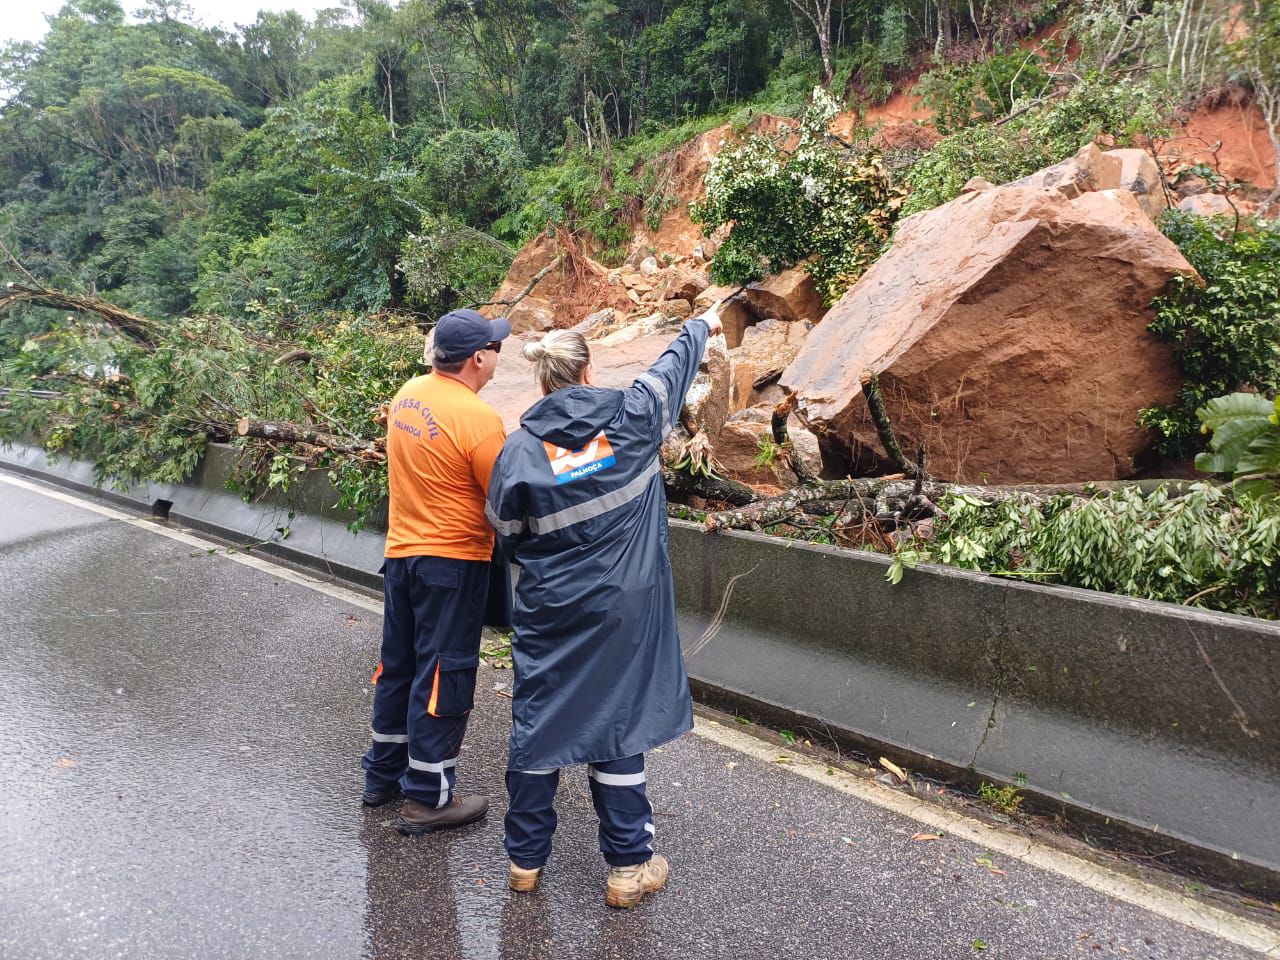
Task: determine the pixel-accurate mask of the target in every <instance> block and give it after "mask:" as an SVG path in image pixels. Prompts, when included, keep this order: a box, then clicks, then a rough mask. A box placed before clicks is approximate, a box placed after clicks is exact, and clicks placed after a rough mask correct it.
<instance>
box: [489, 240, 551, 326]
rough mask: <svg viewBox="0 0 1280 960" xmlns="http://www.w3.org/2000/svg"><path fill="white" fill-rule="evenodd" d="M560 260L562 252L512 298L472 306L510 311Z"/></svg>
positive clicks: (531, 291)
mask: <svg viewBox="0 0 1280 960" xmlns="http://www.w3.org/2000/svg"><path fill="white" fill-rule="evenodd" d="M562 260H564V254H563V253H560V254H557V255H556V258H555V259H554V260H552V261H551V262H550V263H548V264H547V265H546V266H545V267H543V268H542V269H541V270H539V271H538V272H537V273H535V274H534V275H533V277H532V278H531V279H530V280H529V282H528V283H527V284H526V285H525V288H524V289H523V290H521V291H520V293H519V295H518V296H516V297H515V298H514V299H511V300H486V301H485V302H484V303H475V304H472V306H473V307H506V308H507V311H508V312H510V311H511V310H513V309H515V305H516V304H517V303H519V302H520V301H521V300H523V299H524V298H525V297H527V296H528V295H529V294H531V293H533V288H534V287H536V286H537V285H538V284H539V283H540V282H541V281H542V278H543V277H545V276H546V275H547V274H548V273H550V272H551V271H552V270H554V269H555V268H556V267H558V266H559V265H560V262H561V261H562Z"/></svg>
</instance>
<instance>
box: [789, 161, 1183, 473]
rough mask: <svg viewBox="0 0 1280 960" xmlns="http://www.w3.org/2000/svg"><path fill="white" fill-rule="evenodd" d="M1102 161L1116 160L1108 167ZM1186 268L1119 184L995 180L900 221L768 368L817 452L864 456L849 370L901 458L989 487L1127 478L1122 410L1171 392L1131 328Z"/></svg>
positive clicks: (1149, 348)
mask: <svg viewBox="0 0 1280 960" xmlns="http://www.w3.org/2000/svg"><path fill="white" fill-rule="evenodd" d="M1116 162H1117V163H1118V161H1116ZM1179 273H1184V274H1189V273H1193V271H1192V269H1191V267H1190V265H1189V264H1188V263H1187V262H1186V260H1185V259H1183V257H1182V255H1181V254H1180V253H1179V252H1178V249H1177V248H1176V247H1175V246H1174V245H1173V244H1172V243H1171V242H1170V241H1169V240H1168V239H1167V238H1165V237H1164V236H1163V235H1162V234H1161V233H1160V232H1159V230H1157V229H1156V227H1155V225H1154V224H1153V223H1152V222H1151V221H1150V219H1148V218H1147V216H1146V215H1145V214H1144V213H1143V212H1142V210H1141V208H1140V207H1139V206H1138V203H1137V200H1136V199H1135V198H1134V196H1133V194H1131V193H1129V192H1128V191H1120V190H1116V191H1110V192H1106V193H1085V194H1083V195H1082V196H1079V197H1078V198H1076V199H1070V198H1068V197H1066V196H1065V195H1064V194H1062V193H1060V192H1058V191H1046V190H1043V189H1039V188H1036V187H1031V188H1027V187H1017V186H1006V187H1000V188H997V189H995V190H986V191H983V192H981V193H973V194H967V195H965V196H961V197H958V198H956V199H955V200H952V201H951V202H950V203H947V204H944V205H942V206H941V207H937V208H935V209H933V210H930V211H926V212H924V213H920V214H917V215H915V216H913V217H910V218H908V219H907V220H906V221H904V222H903V223H902V224H901V225H900V226H899V229H898V235H897V237H896V239H895V241H894V244H893V246H892V247H891V248H890V250H889V251H888V252H887V253H886V254H885V255H884V256H883V257H882V258H881V259H880V261H879V262H877V263H876V264H875V265H874V266H873V267H872V268H871V269H870V270H868V271H867V273H866V274H864V275H863V277H862V278H861V279H860V280H859V281H858V282H857V283H856V284H855V285H854V287H853V288H852V289H851V290H850V291H849V292H848V293H846V294H845V296H844V297H843V298H841V300H840V301H839V302H838V303H837V304H836V305H835V306H834V307H832V309H831V311H830V312H829V313H828V314H827V316H826V317H825V318H824V319H823V321H822V323H820V324H819V325H818V326H816V327H815V328H814V329H813V331H812V332H811V333H810V334H809V337H808V339H807V340H806V342H805V345H804V347H803V348H802V349H801V351H800V354H799V356H798V357H797V358H796V360H795V362H794V363H792V364H791V366H790V367H788V368H787V370H786V371H785V372H784V373H783V375H782V380H781V383H782V385H783V387H784V388H785V389H788V390H791V391H794V392H795V393H797V394H798V395H799V406H800V413H801V416H802V417H803V419H804V420H805V422H806V423H807V424H808V425H809V426H810V428H811V429H813V430H814V431H815V433H817V435H818V436H819V438H820V439H821V440H822V442H823V444H824V446H829V447H830V448H831V449H832V450H833V451H834V452H839V453H842V454H844V455H846V456H849V457H850V458H851V459H853V460H854V461H858V460H877V459H878V460H880V461H881V463H882V464H883V459H884V454H883V452H882V450H881V447H880V444H879V441H878V438H877V435H876V432H875V429H874V426H873V425H872V423H871V421H870V417H869V415H868V413H867V409H866V402H865V400H864V399H863V397H862V396H861V392H862V390H861V379H862V377H863V376H864V375H866V374H868V373H877V374H879V378H880V384H881V390H882V392H883V394H884V396H885V400H886V405H887V407H888V410H889V414H890V416H891V418H892V420H893V424H894V428H895V430H896V432H897V435H898V440H899V441H900V443H901V446H902V447H903V449H904V450H907V451H913V450H914V449H915V447H916V445H917V443H918V442H920V441H926V442H927V443H928V448H929V464H930V468H931V470H932V472H933V473H935V474H936V475H937V476H939V477H942V478H944V479H948V480H963V481H979V482H981V481H989V482H992V483H1022V482H1036V481H1039V482H1069V481H1086V480H1104V479H1111V478H1122V477H1128V476H1132V475H1133V473H1134V471H1135V469H1136V464H1137V461H1138V460H1139V458H1140V457H1141V456H1142V455H1143V453H1144V452H1145V451H1146V449H1147V448H1148V446H1149V444H1150V440H1151V437H1150V435H1149V434H1148V433H1147V431H1145V430H1142V429H1140V428H1139V427H1138V426H1137V424H1136V420H1137V415H1138V411H1139V410H1140V409H1141V408H1143V407H1145V406H1149V405H1151V404H1158V403H1168V402H1170V401H1171V400H1172V399H1173V397H1174V394H1175V393H1176V391H1177V389H1178V387H1179V385H1180V377H1179V374H1178V371H1177V368H1176V366H1175V364H1174V362H1173V357H1172V354H1171V352H1170V350H1169V348H1168V347H1167V346H1166V345H1164V344H1162V343H1160V342H1159V341H1157V340H1156V339H1155V338H1154V337H1153V336H1152V335H1151V334H1150V333H1149V332H1148V331H1147V329H1146V326H1147V323H1148V322H1149V321H1150V320H1151V317H1152V312H1151V307H1150V304H1151V300H1152V298H1153V297H1154V296H1156V295H1158V294H1159V293H1161V292H1162V291H1163V290H1165V288H1166V287H1167V285H1168V283H1169V280H1170V278H1172V277H1173V276H1174V275H1176V274H1179Z"/></svg>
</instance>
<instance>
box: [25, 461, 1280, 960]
mask: <svg viewBox="0 0 1280 960" xmlns="http://www.w3.org/2000/svg"><path fill="white" fill-rule="evenodd" d="M0 482H3V483H7V484H10V485H11V486H15V487H20V488H21V489H23V490H29V491H31V492H32V493H36V494H39V495H41V496H44V497H49V498H50V499H52V500H58V501H60V502H62V503H67V504H70V505H72V506H75V507H79V508H80V509H83V510H89V511H92V512H93V513H97V514H99V515H101V516H104V517H109V518H111V519H112V520H118V521H120V522H122V523H127V524H129V525H130V526H134V527H138V528H139V529H142V530H147V531H149V532H151V533H155V534H159V535H160V536H162V537H168V538H169V539H170V540H176V541H178V542H179V543H184V544H186V545H188V546H192V547H197V548H199V549H200V550H202V551H205V550H208V549H209V547H210V541H208V540H203V539H201V538H199V537H197V536H195V535H193V534H190V533H187V532H185V531H182V530H174V529H172V528H169V527H165V526H163V525H161V524H157V523H154V522H153V521H150V520H144V519H140V518H138V517H133V516H130V515H129V514H126V513H122V512H121V511H119V510H115V509H113V508H111V507H108V506H105V505H103V504H101V503H95V502H93V501H91V500H86V499H83V498H81V497H78V496H75V495H73V494H69V493H63V492H62V491H59V490H52V489H50V488H48V487H45V486H42V485H39V484H35V483H30V482H28V481H26V480H20V479H18V478H16V477H10V476H5V475H3V474H0ZM219 556H222V557H225V558H226V559H228V560H234V561H235V562H236V563H241V564H244V565H245V566H246V567H252V568H253V569H254V570H258V571H260V572H262V573H266V574H269V575H270V576H273V577H278V578H279V579H281V580H287V581H289V582H290V583H296V584H298V585H299V586H303V587H307V588H309V589H311V590H316V591H318V592H320V593H322V594H324V595H325V596H328V597H333V598H334V599H336V600H341V601H343V602H345V603H350V604H351V605H353V606H357V607H360V608H361V609H363V610H368V611H370V612H372V613H378V614H381V613H382V604H381V603H380V602H379V601H377V600H374V599H372V598H370V597H367V596H364V595H363V594H360V593H357V592H356V591H354V590H349V589H347V588H345V587H340V586H335V585H334V584H332V583H327V582H324V581H320V580H315V579H312V578H310V577H308V576H306V575H305V574H301V573H297V572H295V571H293V570H290V569H289V568H288V567H283V566H281V565H279V564H277V563H274V562H272V561H270V560H267V559H264V558H262V557H255V556H251V555H249V554H244V553H238V552H222V553H220V554H219ZM694 733H695V734H696V735H698V736H700V737H702V738H703V739H705V740H710V741H711V742H713V743H717V744H719V745H720V746H722V747H727V748H728V749H730V750H733V751H735V752H737V753H740V754H743V755H745V756H748V757H752V758H753V759H756V760H759V761H761V762H763V763H768V764H771V765H773V766H775V767H777V768H779V769H781V770H785V771H786V772H788V773H792V774H795V775H797V776H801V777H804V778H806V779H808V780H812V781H814V782H815V783H820V784H822V785H823V786H826V787H829V788H831V789H832V790H836V791H839V792H840V793H843V794H846V795H848V796H851V797H855V798H857V799H859V800H862V801H864V802H866V803H869V804H872V805H873V806H876V807H879V808H880V809H882V810H887V811H889V812H890V813H896V814H898V815H900V816H903V817H907V818H908V819H911V820H914V821H916V822H917V823H919V824H922V825H924V826H926V827H929V828H931V829H933V830H938V831H942V832H944V833H946V834H948V835H950V836H954V837H960V838H961V839H963V840H967V841H969V842H970V843H974V844H977V845H978V846H980V847H982V848H984V849H986V850H991V851H993V852H995V853H999V854H1001V855H1002V856H1005V857H1008V858H1010V859H1011V860H1018V861H1021V862H1022V863H1026V864H1030V865H1031V866H1034V867H1039V868H1040V869H1041V870H1046V871H1048V872H1049V873H1054V874H1057V875H1058V876H1060V877H1064V878H1066V879H1068V880H1071V881H1073V882H1074V883H1078V884H1080V885H1081V886H1084V887H1087V888H1089V889H1090V890H1094V891H1097V892H1098V893H1101V894H1103V895H1104V896H1108V897H1112V898H1113V899H1116V900H1120V901H1123V902H1125V903H1129V904H1132V905H1134V906H1136V907H1140V908H1142V909H1144V910H1148V911H1150V912H1151V913H1154V914H1156V915H1157V916H1161V917H1164V918H1165V919H1167V920H1172V921H1174V922H1175V923H1180V924H1182V925H1184V926H1187V927H1190V928H1192V929H1193V930H1199V931H1201V932H1203V933H1208V934H1211V935H1213V936H1215V937H1219V938H1220V939H1222V940H1226V941H1228V942H1229V943H1233V944H1236V945H1237V946H1241V947H1245V948H1246V949H1249V950H1256V951H1258V952H1259V953H1261V954H1262V955H1263V956H1267V957H1276V958H1280V933H1278V932H1277V931H1275V930H1273V929H1271V928H1269V927H1267V926H1266V925H1264V924H1261V923H1257V922H1255V921H1252V920H1248V919H1246V918H1243V917H1238V916H1236V915H1235V914H1232V913H1228V912H1227V911H1226V910H1222V909H1219V908H1218V907H1214V906H1210V905H1208V904H1204V903H1199V902H1197V901H1195V900H1193V899H1191V898H1190V897H1185V896H1182V895H1181V894H1177V893H1173V892H1172V891H1169V890H1164V889H1162V888H1160V887H1157V886H1155V885H1154V884H1150V883H1146V882H1145V881H1142V880H1137V879H1134V878H1133V877H1129V876H1126V875H1125V874H1122V873H1119V872H1118V871H1115V870H1111V869H1109V868H1107V867H1105V866H1102V865H1100V864H1096V863H1091V862H1090V861H1088V860H1085V859H1083V858H1081V857H1076V856H1073V855H1071V854H1069V853H1066V852H1064V851H1062V850H1057V849H1054V848H1053V847H1047V846H1044V845H1042V844H1038V843H1035V842H1034V841H1031V840H1028V839H1027V838H1025V837H1019V836H1016V835H1014V834H1011V833H1005V832H1003V831H1000V830H997V829H996V828H995V827H992V826H990V825H989V824H986V823H983V822H982V821H980V820H975V819H973V818H972V817H967V816H965V815H964V814H962V813H959V812H957V811H954V810H948V809H947V808H945V807H940V806H937V805H935V804H932V803H928V802H926V801H924V800H920V799H917V798H915V797H911V796H907V795H906V794H903V793H899V792H898V791H896V790H891V789H889V788H888V787H885V786H883V785H881V784H878V783H876V782H874V781H870V780H864V779H862V778H861V777H857V776H854V775H853V774H851V773H846V772H845V771H843V770H837V769H834V768H831V767H828V766H827V765H826V764H825V763H821V762H818V761H815V760H813V759H812V758H810V757H806V756H804V755H803V754H799V753H795V752H793V751H789V750H786V749H785V748H780V747H778V746H776V745H774V744H772V743H768V742H766V741H763V740H759V739H757V738H755V737H753V736H750V735H749V734H746V733H743V732H741V731H739V730H733V729H731V728H729V727H726V726H725V725H724V724H722V723H717V722H716V721H714V720H706V719H703V718H702V717H697V718H696V719H695V720H694ZM779 757H787V758H788V762H786V763H784V764H780V763H778V762H777V760H778V758H779ZM828 770H830V771H831V772H830V773H828V772H827V771H828Z"/></svg>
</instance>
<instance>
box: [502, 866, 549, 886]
mask: <svg viewBox="0 0 1280 960" xmlns="http://www.w3.org/2000/svg"><path fill="white" fill-rule="evenodd" d="M507 862H508V865H509V867H510V869H509V870H508V871H507V886H508V887H510V888H511V889H512V890H515V891H516V892H517V893H529V892H530V891H532V890H533V889H534V888H535V887H537V886H538V878H539V877H541V876H542V868H541V867H533V868H532V869H529V868H526V867H520V866H517V865H516V862H515V861H514V860H509V861H507Z"/></svg>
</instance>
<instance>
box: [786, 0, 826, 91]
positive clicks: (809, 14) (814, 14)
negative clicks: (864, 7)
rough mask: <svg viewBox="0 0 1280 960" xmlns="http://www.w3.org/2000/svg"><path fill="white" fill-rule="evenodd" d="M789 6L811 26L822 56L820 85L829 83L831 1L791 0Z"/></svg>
mask: <svg viewBox="0 0 1280 960" xmlns="http://www.w3.org/2000/svg"><path fill="white" fill-rule="evenodd" d="M791 6H792V7H793V8H794V9H795V10H796V11H797V12H798V13H800V14H801V15H803V16H804V18H805V19H806V20H808V21H809V23H810V24H811V25H812V27H813V30H814V32H815V33H816V34H817V35H818V53H819V54H821V56H822V84H823V86H826V85H827V84H829V83H830V82H831V77H832V75H833V74H834V72H835V71H833V70H832V68H831V0H791Z"/></svg>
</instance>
